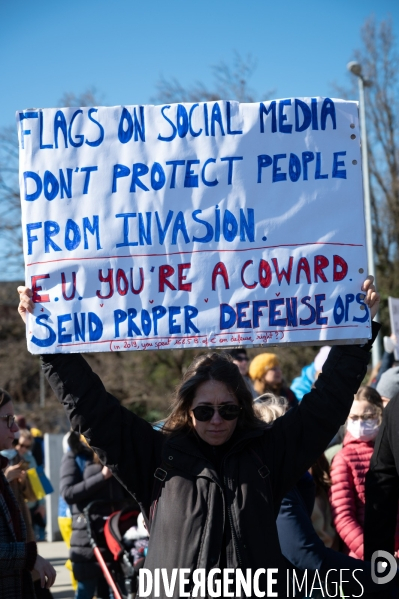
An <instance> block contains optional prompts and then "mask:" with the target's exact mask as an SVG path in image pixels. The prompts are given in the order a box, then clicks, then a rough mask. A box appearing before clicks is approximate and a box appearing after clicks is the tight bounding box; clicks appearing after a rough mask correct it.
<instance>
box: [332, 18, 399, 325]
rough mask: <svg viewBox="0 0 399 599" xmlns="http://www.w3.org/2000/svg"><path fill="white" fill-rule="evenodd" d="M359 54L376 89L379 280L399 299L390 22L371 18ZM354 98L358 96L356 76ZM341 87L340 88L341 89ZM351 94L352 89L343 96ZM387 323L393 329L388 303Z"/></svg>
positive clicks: (370, 126) (370, 103)
mask: <svg viewBox="0 0 399 599" xmlns="http://www.w3.org/2000/svg"><path fill="white" fill-rule="evenodd" d="M361 39H362V47H361V48H360V49H358V50H356V51H355V52H354V56H353V58H354V60H356V62H358V63H359V64H361V66H362V72H363V75H364V77H365V78H366V79H368V80H370V81H371V86H369V87H366V88H365V94H366V98H365V101H366V117H367V133H368V152H369V168H370V184H371V203H372V218H373V234H374V248H375V254H376V255H375V259H376V263H377V264H376V267H377V282H378V286H379V290H380V292H381V293H382V295H383V297H384V298H385V299H386V297H387V296H388V295H393V296H395V297H399V128H398V125H399V123H398V118H399V52H398V46H397V40H396V39H395V36H394V33H393V26H392V21H391V19H390V18H389V19H386V20H383V21H381V22H380V23H378V22H377V21H376V19H375V18H374V17H370V18H369V19H367V20H366V22H365V24H364V26H363V28H362V32H361ZM352 79H353V81H352V83H353V86H354V87H353V89H352V93H351V97H356V96H357V91H356V88H355V86H356V81H354V79H355V78H354V77H353V76H352ZM338 89H339V88H338ZM345 91H346V95H348V91H347V90H342V89H341V90H340V92H341V93H342V92H343V93H345ZM382 320H383V322H384V324H385V326H387V325H388V321H389V318H388V312H387V306H386V302H384V306H383V309H382Z"/></svg>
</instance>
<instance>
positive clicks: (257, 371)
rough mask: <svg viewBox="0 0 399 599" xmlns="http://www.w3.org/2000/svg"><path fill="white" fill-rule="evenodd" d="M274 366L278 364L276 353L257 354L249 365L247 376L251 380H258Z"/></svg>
mask: <svg viewBox="0 0 399 599" xmlns="http://www.w3.org/2000/svg"><path fill="white" fill-rule="evenodd" d="M276 366H280V362H279V361H278V358H277V356H276V354H268V353H264V354H259V355H258V356H255V358H254V359H253V360H252V362H251V364H250V366H249V376H250V377H251V379H252V380H253V381H256V380H260V379H261V378H262V377H263V375H264V374H265V373H266V372H267V371H268V370H270V369H271V368H276Z"/></svg>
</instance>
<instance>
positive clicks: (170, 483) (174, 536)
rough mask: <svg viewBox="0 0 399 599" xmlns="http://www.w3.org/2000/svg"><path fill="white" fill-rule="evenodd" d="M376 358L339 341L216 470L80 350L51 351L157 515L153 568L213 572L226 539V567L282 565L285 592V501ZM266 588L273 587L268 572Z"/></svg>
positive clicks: (79, 420) (64, 388) (105, 445)
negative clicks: (297, 395)
mask: <svg viewBox="0 0 399 599" xmlns="http://www.w3.org/2000/svg"><path fill="white" fill-rule="evenodd" d="M367 349H368V348H367ZM368 359H369V353H368V351H366V348H360V347H358V346H345V347H335V348H333V349H332V350H331V352H330V355H329V357H328V359H327V361H326V363H325V365H324V367H323V373H322V374H321V375H320V377H319V379H318V380H317V382H316V385H315V389H313V390H312V391H311V392H310V393H309V394H307V395H306V396H305V397H304V398H303V400H302V402H301V403H300V405H299V406H296V407H294V408H292V409H291V410H289V411H288V412H287V414H286V415H284V416H283V417H282V418H279V419H278V420H276V422H274V423H273V424H272V425H271V426H269V427H267V428H266V429H251V430H248V429H246V430H243V429H239V430H237V432H236V433H235V436H234V442H233V443H232V444H231V446H230V448H229V450H228V451H227V453H226V455H225V456H224V458H223V461H222V463H221V465H220V469H219V471H220V474H218V473H217V471H216V469H215V467H214V465H213V464H212V463H211V462H210V461H209V459H207V457H205V455H204V454H203V453H202V452H201V450H200V446H199V444H198V442H197V440H196V438H195V436H194V435H193V434H192V433H191V434H190V433H187V432H186V433H180V434H178V435H175V436H167V435H165V434H163V433H162V432H161V431H156V430H154V429H153V428H152V426H151V425H150V424H149V423H147V422H145V421H144V420H142V419H141V418H139V417H138V416H136V415H135V414H133V413H132V412H130V411H128V410H127V409H125V408H123V407H122V406H121V405H120V404H119V402H118V401H117V400H116V399H115V398H114V397H112V396H111V395H109V394H108V393H107V392H106V391H105V389H104V387H103V385H102V383H101V381H100V379H99V378H98V376H97V375H95V374H94V373H93V372H92V370H91V368H90V367H89V365H88V364H87V363H86V362H85V361H84V359H83V358H82V357H81V356H79V355H77V354H69V355H62V354H56V355H45V356H43V360H44V370H45V373H46V375H47V377H48V380H49V382H50V385H51V386H52V388H53V390H54V391H55V393H56V395H57V396H58V398H59V399H60V400H61V401H62V403H63V404H64V406H65V408H66V411H67V413H68V414H69V416H70V419H71V424H72V427H73V428H74V429H75V430H80V431H81V432H82V433H83V434H84V436H85V437H86V438H87V440H88V442H89V443H90V445H91V446H92V447H94V448H95V450H96V452H97V453H98V455H99V457H100V460H101V461H102V462H103V463H106V464H107V465H108V466H109V467H110V468H111V469H112V470H113V472H114V474H115V476H116V477H117V478H118V479H119V480H120V481H121V482H122V484H123V485H124V486H125V487H126V489H127V490H128V491H129V492H130V493H132V494H133V495H134V496H135V498H136V499H137V501H138V502H139V503H140V505H141V508H142V510H143V513H144V514H145V517H146V519H147V522H148V521H149V520H152V522H151V529H150V541H149V548H148V555H147V558H146V568H149V569H151V570H153V569H154V568H167V569H168V570H169V571H170V570H171V569H172V568H191V569H195V568H205V569H206V570H207V571H209V570H210V569H211V568H213V567H216V566H217V565H218V563H219V560H220V557H221V554H222V550H223V547H224V546H226V545H227V552H226V556H225V559H226V562H227V566H228V567H231V568H241V569H246V568H251V569H252V571H253V572H254V571H255V570H256V569H258V568H278V578H279V582H278V587H277V588H276V586H274V587H273V590H274V591H275V590H278V593H279V594H278V596H279V597H285V596H286V594H285V593H286V582H285V581H286V563H285V561H284V559H283V557H282V554H281V550H280V545H279V541H278V536H277V528H276V517H277V514H278V511H279V508H280V503H281V500H282V498H283V497H284V495H285V494H286V493H287V491H288V490H289V489H290V488H291V487H292V486H293V485H294V484H295V483H296V482H297V480H299V478H300V477H301V476H302V474H303V473H304V472H305V471H306V470H307V469H308V468H309V467H310V466H311V465H312V464H313V463H314V462H315V461H316V459H317V457H318V456H319V455H320V454H321V453H322V452H323V450H324V449H325V448H326V447H327V445H328V443H329V441H330V440H331V439H332V437H333V436H334V435H335V433H336V432H337V429H338V427H339V426H340V425H341V424H343V423H344V422H345V420H346V417H347V415H348V412H349V409H350V406H351V404H352V401H353V396H354V394H355V393H356V391H357V389H358V387H359V385H360V383H361V381H362V380H363V378H364V376H365V374H366V367H367V366H366V365H367V362H368ZM154 474H155V477H154ZM157 477H158V478H157ZM159 479H164V480H159ZM151 516H153V517H152V518H151ZM225 522H228V523H229V524H228V525H227V526H226V529H227V530H226V531H225V534H224V528H225ZM226 539H227V540H226ZM169 575H170V574H169ZM260 587H261V588H262V589H263V590H264V591H266V576H261V578H260ZM162 590H163V589H162V585H161V596H164V595H163V594H162ZM175 591H176V592H175V596H176V597H177V596H178V593H177V589H175Z"/></svg>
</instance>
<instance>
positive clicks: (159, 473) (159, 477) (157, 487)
mask: <svg viewBox="0 0 399 599" xmlns="http://www.w3.org/2000/svg"><path fill="white" fill-rule="evenodd" d="M172 469H173V466H171V465H170V464H168V463H167V462H165V460H162V463H161V465H160V466H158V468H157V469H156V470H155V472H154V478H155V484H154V491H153V497H154V499H153V500H152V503H151V507H150V514H149V524H150V527H151V524H152V521H153V519H154V515H155V511H156V508H157V504H158V499H159V496H160V494H161V489H162V487H163V483H164V481H165V479H166V477H167V476H168V472H170V471H171V470H172Z"/></svg>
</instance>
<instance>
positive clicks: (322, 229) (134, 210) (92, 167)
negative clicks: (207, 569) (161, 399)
mask: <svg viewBox="0 0 399 599" xmlns="http://www.w3.org/2000/svg"><path fill="white" fill-rule="evenodd" d="M17 126H18V135H19V146H20V187H21V204H22V228H23V239H24V254H25V263H26V282H27V284H28V285H30V286H31V287H32V289H33V291H34V300H35V311H34V315H33V317H30V318H29V319H28V322H27V340H28V348H29V350H30V351H31V352H32V353H46V352H48V353H55V352H76V351H85V352H87V351H115V350H116V351H123V350H143V349H175V348H181V347H204V348H206V347H208V348H210V347H227V346H237V345H262V344H268V343H272V344H275V343H281V342H283V343H311V344H316V343H318V342H321V343H326V342H328V343H334V342H340V343H352V342H357V341H358V340H359V339H366V338H369V337H370V322H369V314H368V310H367V308H366V307H365V305H364V303H363V295H362V294H361V284H362V281H363V280H364V278H365V275H366V264H367V260H366V248H365V230H364V214H363V199H362V175H361V156H360V143H359V142H360V132H359V122H358V109H357V103H356V102H345V101H342V100H331V99H329V98H324V99H323V98H301V99H298V98H293V99H284V100H273V101H268V102H259V103H254V104H239V103H237V102H222V101H220V102H206V103H196V104H172V105H165V106H151V105H149V106H116V107H98V108H79V109H78V108H62V109H43V110H39V109H37V110H33V109H29V110H25V111H21V112H18V113H17Z"/></svg>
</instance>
